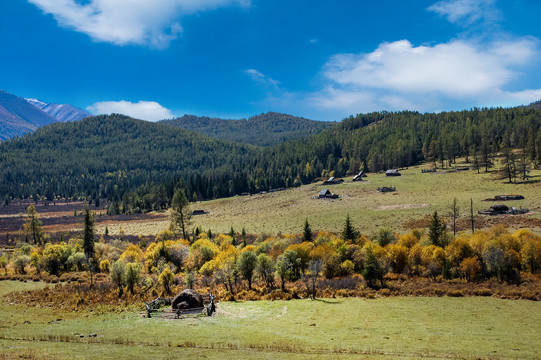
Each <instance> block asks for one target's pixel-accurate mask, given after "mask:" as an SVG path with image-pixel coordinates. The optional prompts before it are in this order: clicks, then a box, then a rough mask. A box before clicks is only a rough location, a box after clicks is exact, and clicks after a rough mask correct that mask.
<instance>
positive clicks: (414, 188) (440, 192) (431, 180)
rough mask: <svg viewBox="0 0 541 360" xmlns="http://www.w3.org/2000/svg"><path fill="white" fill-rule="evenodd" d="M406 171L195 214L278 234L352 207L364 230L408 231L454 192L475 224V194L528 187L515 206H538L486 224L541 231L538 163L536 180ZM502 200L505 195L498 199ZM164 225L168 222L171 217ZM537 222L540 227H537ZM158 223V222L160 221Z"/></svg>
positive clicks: (478, 205)
mask: <svg viewBox="0 0 541 360" xmlns="http://www.w3.org/2000/svg"><path fill="white" fill-rule="evenodd" d="M401 173H402V176H399V177H387V176H385V174H383V173H382V174H369V175H368V177H367V178H365V181H363V182H352V178H351V177H347V178H345V179H344V180H345V182H343V183H342V184H339V185H329V186H323V185H320V184H311V185H305V186H302V187H300V188H295V189H289V190H285V191H281V192H275V193H268V194H261V195H252V196H236V197H233V198H227V199H218V200H214V201H208V202H200V203H196V204H192V205H191V206H192V208H194V209H203V210H206V211H208V212H209V214H207V215H199V216H194V217H193V225H194V226H202V227H203V229H208V228H210V229H212V231H213V232H225V233H227V232H229V230H230V228H231V227H233V228H234V229H235V230H237V231H240V230H241V229H242V228H245V229H246V231H247V232H248V233H253V234H260V233H267V234H276V233H278V232H281V233H284V234H287V233H300V232H302V226H303V224H304V221H305V219H308V221H309V222H310V225H311V227H312V230H316V231H317V230H320V229H321V230H328V231H331V232H338V231H341V230H342V227H343V224H344V220H345V218H346V215H347V214H349V215H350V217H351V220H352V221H353V223H354V225H355V226H356V228H357V229H358V230H360V231H361V232H362V233H364V234H367V235H371V234H373V233H374V232H375V230H376V229H377V227H379V226H387V227H390V228H391V229H393V230H394V231H396V232H406V231H407V230H408V229H409V227H411V226H412V225H410V224H411V223H413V224H414V225H415V221H417V220H420V219H423V218H425V217H427V216H429V215H430V214H432V213H434V211H438V213H439V214H440V215H444V216H445V215H448V214H450V213H451V205H452V202H453V199H454V198H456V199H457V200H458V206H459V210H460V217H461V221H460V224H461V227H462V229H464V230H469V228H470V227H469V222H468V219H469V216H470V199H473V207H474V212H475V214H476V215H477V211H478V210H481V209H485V208H488V207H490V206H491V205H495V204H496V203H495V202H485V201H482V200H484V199H486V198H491V197H493V196H495V195H502V194H521V195H524V196H525V199H524V200H521V201H507V202H505V204H506V205H508V206H510V207H511V206H515V207H525V208H529V209H530V210H531V211H532V212H531V213H529V214H525V215H518V216H516V215H515V216H512V215H507V216H500V217H487V216H479V218H478V220H477V222H478V223H479V227H480V228H481V227H490V226H492V225H494V224H495V223H498V222H501V223H504V224H506V225H507V226H509V227H510V228H512V229H517V228H521V227H529V228H532V230H533V231H535V232H540V231H541V227H540V226H541V225H540V223H539V222H532V221H531V220H530V219H538V220H539V219H541V215H540V213H539V210H540V209H541V196H540V194H541V183H539V181H540V180H541V171H540V170H536V171H532V173H531V178H530V181H529V182H526V183H519V184H509V183H507V182H505V180H501V179H497V178H496V175H495V172H489V173H484V172H481V173H480V174H478V173H477V172H476V171H458V172H446V171H442V172H437V173H425V174H423V173H421V167H412V168H409V169H406V170H403V171H401ZM380 186H393V187H396V192H393V193H380V192H378V190H377V189H378V187H380ZM323 188H328V189H329V190H330V191H331V192H333V193H336V194H338V195H340V198H339V199H333V200H328V199H325V200H322V199H314V198H313V197H317V195H318V194H319V192H320V190H321V189H323ZM498 204H499V203H498ZM162 226H165V224H163V225H162ZM535 226H537V228H536V227H535ZM156 230H157V229H156Z"/></svg>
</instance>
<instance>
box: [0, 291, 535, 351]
mask: <svg viewBox="0 0 541 360" xmlns="http://www.w3.org/2000/svg"><path fill="white" fill-rule="evenodd" d="M42 286H45V285H43V284H41V283H21V282H15V281H2V282H0V293H1V294H5V293H7V292H9V291H12V290H22V289H23V288H28V289H30V288H39V287H42ZM36 303H37V304H39V299H36ZM0 311H1V312H2V321H1V322H0V324H1V325H0V354H2V355H0V358H25V359H79V358H80V359H88V358H101V359H118V358H131V359H148V358H155V359H168V358H171V359H172V358H179V357H189V358H191V357H202V358H225V359H239V358H256V359H257V358H261V359H263V358H265V359H269V358H272V359H275V358H288V359H289V358H298V359H303V358H328V359H331V358H356V359H358V358H368V359H388V358H404V359H417V358H434V359H436V358H472V359H473V358H475V359H494V358H498V359H518V358H520V359H536V358H539V354H541V338H540V337H539V333H540V331H541V325H540V324H541V303H539V302H534V301H511V300H501V299H495V298H483V297H467V298H451V297H436V298H423V297H419V298H417V297H392V298H377V299H358V298H340V299H323V300H308V299H302V300H291V301H251V302H221V303H219V306H218V313H217V314H215V315H214V316H212V317H206V316H202V317H192V318H185V319H180V320H167V319H163V318H158V317H155V318H152V319H148V318H145V317H143V315H142V313H139V312H128V311H125V312H109V313H102V314H95V313H93V312H88V311H85V312H67V311H54V312H53V311H51V309H48V308H39V307H27V306H20V305H10V304H7V303H6V302H5V298H4V299H3V300H2V303H1V305H0ZM91 333H96V334H97V337H88V335H89V334H91ZM80 334H83V335H85V336H84V337H79V335H80Z"/></svg>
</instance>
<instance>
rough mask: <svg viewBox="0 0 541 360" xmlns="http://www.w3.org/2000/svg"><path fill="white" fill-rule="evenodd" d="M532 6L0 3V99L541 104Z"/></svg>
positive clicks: (199, 107) (190, 0)
mask: <svg viewBox="0 0 541 360" xmlns="http://www.w3.org/2000/svg"><path fill="white" fill-rule="evenodd" d="M539 14H541V2H540V1H538V0H507V1H503V0H476V1H474V0H443V1H434V0H432V1H424V0H416V1H402V0H400V1H395V0H393V1H391V0H382V1H364V0H336V1H328V0H288V1H282V0H272V1H269V0H153V1H143V0H2V1H0V43H1V44H2V45H1V48H2V52H1V56H0V88H2V89H4V90H6V91H8V92H11V93H13V94H15V95H19V96H23V97H32V98H39V99H41V100H44V101H47V102H56V103H69V104H72V105H75V106H78V107H80V108H83V109H87V110H89V111H91V112H93V113H96V114H97V113H111V112H118V113H125V114H128V115H131V116H134V117H137V118H142V119H146V120H158V119H162V118H171V117H174V116H181V115H183V114H186V113H188V114H195V115H207V116H216V117H223V118H241V117H248V116H251V115H255V114H259V113H262V112H267V111H278V112H284V113H290V114H293V115H297V116H304V117H307V118H311V119H316V120H341V119H343V118H344V117H347V116H349V115H351V114H357V113H364V112H370V111H380V110H392V111H394V110H406V109H407V110H417V111H421V112H433V111H446V110H461V109H468V108H471V107H474V106H477V107H484V106H489V107H490V106H514V105H519V104H527V103H530V102H532V101H535V100H539V99H541V62H539V61H537V60H538V59H539V58H540V57H539V55H540V51H541V41H540V39H541V26H539V23H538V18H539Z"/></svg>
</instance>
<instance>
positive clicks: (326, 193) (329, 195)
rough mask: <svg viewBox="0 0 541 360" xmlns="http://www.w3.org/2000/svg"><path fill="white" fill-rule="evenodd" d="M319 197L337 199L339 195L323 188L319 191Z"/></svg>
mask: <svg viewBox="0 0 541 360" xmlns="http://www.w3.org/2000/svg"><path fill="white" fill-rule="evenodd" d="M319 198H320V199H337V198H339V196H338V195H336V194H333V193H332V192H330V190H329V189H327V188H325V189H322V190H321V191H320V192H319Z"/></svg>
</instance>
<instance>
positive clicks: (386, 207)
mask: <svg viewBox="0 0 541 360" xmlns="http://www.w3.org/2000/svg"><path fill="white" fill-rule="evenodd" d="M425 206H428V204H396V205H382V206H378V207H376V208H374V210H405V209H418V208H422V207H425Z"/></svg>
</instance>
